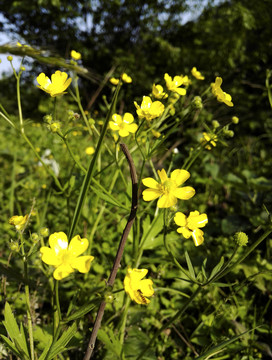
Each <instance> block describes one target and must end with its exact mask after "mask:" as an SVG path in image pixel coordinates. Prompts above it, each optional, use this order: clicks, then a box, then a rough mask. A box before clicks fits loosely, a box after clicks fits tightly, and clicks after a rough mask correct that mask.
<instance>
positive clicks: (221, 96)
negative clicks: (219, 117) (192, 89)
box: [211, 77, 233, 107]
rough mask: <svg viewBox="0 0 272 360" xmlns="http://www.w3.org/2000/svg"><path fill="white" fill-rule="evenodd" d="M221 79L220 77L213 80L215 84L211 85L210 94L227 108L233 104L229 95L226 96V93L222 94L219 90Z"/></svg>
mask: <svg viewBox="0 0 272 360" xmlns="http://www.w3.org/2000/svg"><path fill="white" fill-rule="evenodd" d="M222 82H223V80H222V78H221V77H216V79H215V83H212V84H211V87H212V93H213V95H214V96H216V98H217V100H218V101H220V102H223V103H225V104H226V105H228V106H230V107H231V106H233V102H232V101H231V99H232V98H231V95H230V94H227V93H226V92H224V91H223V90H222V89H221V85H222Z"/></svg>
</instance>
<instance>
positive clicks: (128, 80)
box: [121, 73, 132, 84]
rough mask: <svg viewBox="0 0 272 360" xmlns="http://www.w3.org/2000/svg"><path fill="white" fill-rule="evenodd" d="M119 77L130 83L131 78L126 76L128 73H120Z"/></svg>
mask: <svg viewBox="0 0 272 360" xmlns="http://www.w3.org/2000/svg"><path fill="white" fill-rule="evenodd" d="M121 79H122V80H123V81H124V82H125V83H127V84H130V83H132V78H131V77H130V76H128V74H126V73H123V74H122V75H121Z"/></svg>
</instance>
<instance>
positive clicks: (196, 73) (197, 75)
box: [191, 66, 205, 80]
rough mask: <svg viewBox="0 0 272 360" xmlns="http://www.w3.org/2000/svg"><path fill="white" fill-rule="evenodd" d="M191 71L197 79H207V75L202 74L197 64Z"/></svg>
mask: <svg viewBox="0 0 272 360" xmlns="http://www.w3.org/2000/svg"><path fill="white" fill-rule="evenodd" d="M191 73H192V75H193V76H194V77H195V78H196V79H197V80H204V79H205V77H204V76H203V75H202V74H201V72H200V71H198V70H197V68H196V67H195V66H194V67H193V68H192V70H191Z"/></svg>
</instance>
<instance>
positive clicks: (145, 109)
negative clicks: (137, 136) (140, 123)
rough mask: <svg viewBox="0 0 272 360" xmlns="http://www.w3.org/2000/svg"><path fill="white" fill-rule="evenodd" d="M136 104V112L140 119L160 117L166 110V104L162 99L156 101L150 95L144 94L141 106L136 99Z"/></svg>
mask: <svg viewBox="0 0 272 360" xmlns="http://www.w3.org/2000/svg"><path fill="white" fill-rule="evenodd" d="M134 105H135V106H136V109H137V110H136V112H137V114H138V116H139V118H140V119H143V118H146V120H148V121H150V120H152V119H155V118H156V117H159V116H161V115H162V113H163V112H164V105H163V103H161V102H160V101H154V102H152V100H151V99H150V97H149V96H144V97H143V101H142V103H141V106H139V105H138V104H137V102H136V101H134Z"/></svg>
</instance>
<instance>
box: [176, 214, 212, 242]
mask: <svg viewBox="0 0 272 360" xmlns="http://www.w3.org/2000/svg"><path fill="white" fill-rule="evenodd" d="M174 221H175V223H176V224H177V225H178V226H180V227H179V228H178V229H177V232H178V233H180V234H182V235H183V236H184V237H185V238H186V239H189V237H190V236H192V238H193V240H194V243H195V246H199V245H201V244H202V243H203V242H204V236H203V234H204V233H203V231H202V230H200V229H199V228H202V227H204V226H205V225H206V224H207V223H208V217H207V215H206V214H199V212H198V211H191V212H190V214H189V216H188V217H186V216H185V215H184V214H183V213H181V212H177V213H176V215H175V217H174Z"/></svg>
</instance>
